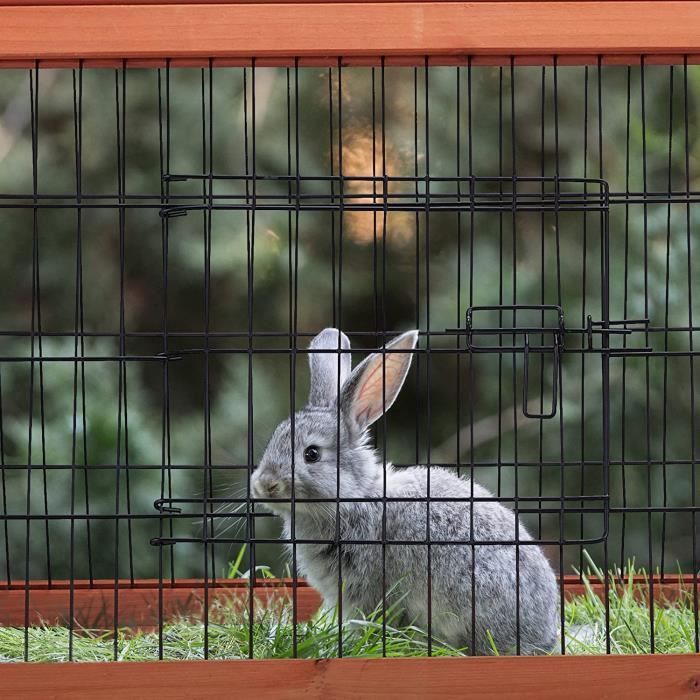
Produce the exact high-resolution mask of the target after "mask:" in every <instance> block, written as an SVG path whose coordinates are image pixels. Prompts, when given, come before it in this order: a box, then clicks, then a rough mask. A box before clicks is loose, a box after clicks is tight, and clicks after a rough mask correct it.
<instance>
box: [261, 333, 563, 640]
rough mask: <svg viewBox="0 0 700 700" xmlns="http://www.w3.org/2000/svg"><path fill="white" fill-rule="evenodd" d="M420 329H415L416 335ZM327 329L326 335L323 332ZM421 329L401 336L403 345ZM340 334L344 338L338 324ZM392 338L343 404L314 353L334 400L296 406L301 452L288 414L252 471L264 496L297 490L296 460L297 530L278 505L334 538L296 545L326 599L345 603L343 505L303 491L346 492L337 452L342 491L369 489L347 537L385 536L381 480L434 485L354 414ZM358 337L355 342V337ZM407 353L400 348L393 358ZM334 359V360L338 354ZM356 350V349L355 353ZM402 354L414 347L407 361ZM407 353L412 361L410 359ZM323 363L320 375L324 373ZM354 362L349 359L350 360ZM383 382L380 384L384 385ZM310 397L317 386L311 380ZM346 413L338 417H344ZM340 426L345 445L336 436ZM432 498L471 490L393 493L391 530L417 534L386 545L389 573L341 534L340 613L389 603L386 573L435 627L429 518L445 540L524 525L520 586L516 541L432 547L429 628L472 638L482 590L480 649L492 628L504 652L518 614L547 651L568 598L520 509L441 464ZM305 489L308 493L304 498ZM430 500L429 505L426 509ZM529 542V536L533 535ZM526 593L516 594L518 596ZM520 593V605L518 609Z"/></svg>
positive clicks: (350, 511) (306, 536)
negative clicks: (375, 444)
mask: <svg viewBox="0 0 700 700" xmlns="http://www.w3.org/2000/svg"><path fill="white" fill-rule="evenodd" d="M332 330H333V329H326V330H325V331H323V332H322V333H321V334H319V336H317V338H316V339H315V340H314V342H313V343H312V347H316V346H315V345H314V343H316V340H318V343H319V345H321V344H323V345H324V346H326V347H327V345H326V343H328V342H333V341H334V342H335V346H334V347H336V348H337V338H338V336H337V333H338V331H335V332H334V334H333V333H329V331H332ZM411 334H412V336H411ZM321 336H323V338H321ZM411 337H412V338H413V342H412V344H411V343H410V342H409V345H411V347H413V346H414V345H415V342H416V339H417V333H416V332H415V331H411V332H409V334H404V335H403V336H401V337H400V338H398V339H397V340H396V341H395V344H400V342H399V341H401V339H403V346H405V345H406V342H407V341H410V338H411ZM341 338H342V339H344V341H343V342H345V341H347V338H345V336H344V335H342V334H341ZM393 345H394V344H392V345H391V346H390V345H387V346H386V348H385V354H384V358H385V359H382V355H383V354H382V353H375V354H374V355H372V356H370V357H369V358H367V360H365V361H364V362H363V363H361V364H360V365H359V366H358V367H357V368H356V369H355V371H354V372H352V374H351V375H350V376H349V378H348V379H347V380H346V381H345V382H344V383H343V385H342V388H341V400H340V408H338V402H337V397H336V390H337V375H336V374H334V376H335V379H336V387H335V388H332V387H331V384H330V383H329V379H328V374H329V372H328V371H327V367H326V366H325V363H319V364H318V365H317V363H315V362H313V361H312V363H311V366H312V377H311V382H312V384H314V383H317V384H316V385H317V386H321V385H322V386H323V387H324V388H325V390H327V391H328V392H329V395H328V397H327V400H326V404H325V405H326V406H327V408H325V409H319V407H318V403H316V404H315V405H311V406H309V407H307V408H306V409H304V410H302V411H299V412H298V413H296V414H295V418H294V457H293V460H292V449H291V433H292V431H291V421H290V420H289V419H288V420H285V421H284V422H283V423H282V424H280V425H279V426H278V428H277V429H276V430H275V432H274V434H273V435H272V438H271V440H270V443H269V445H268V447H267V449H266V451H265V454H264V455H263V458H262V460H261V462H260V465H259V467H258V469H257V470H256V472H255V473H254V474H253V478H252V482H251V483H252V491H253V495H254V496H255V497H256V498H260V499H265V498H271V497H274V498H291V495H292V494H291V485H292V461H293V463H294V468H293V469H294V471H293V473H294V491H295V493H294V497H295V501H296V502H295V532H294V533H292V532H291V518H290V513H291V506H290V504H289V503H269V504H268V506H269V507H270V509H271V510H273V512H275V513H277V514H279V515H281V516H282V518H283V521H284V535H285V538H291V537H294V538H295V539H296V540H313V539H323V540H326V541H327V542H326V543H325V544H298V545H297V558H298V569H299V572H300V573H301V574H302V575H305V576H306V577H307V579H308V580H309V582H310V583H311V585H313V586H314V587H315V588H316V589H318V590H319V591H320V592H321V594H322V596H323V599H324V604H325V605H326V606H327V607H332V606H334V605H335V604H336V603H337V596H338V547H337V545H334V544H333V543H332V541H333V540H334V538H335V537H336V504H335V502H332V503H331V502H328V503H308V502H307V503H305V502H303V499H313V498H323V499H329V501H330V500H331V499H335V498H336V495H337V494H338V471H337V470H336V458H339V461H338V464H339V468H340V469H339V475H340V480H339V481H340V484H339V496H340V498H341V499H342V498H365V499H367V501H363V502H342V501H341V502H340V505H339V516H340V534H341V539H343V540H353V541H356V542H357V541H359V542H364V541H368V540H374V541H379V540H381V539H382V534H383V527H382V519H383V510H384V504H383V502H382V501H381V498H382V495H383V493H384V489H385V488H386V495H387V496H389V497H393V498H408V499H410V498H425V497H426V495H427V493H428V471H427V469H425V468H423V467H410V468H407V469H396V468H394V467H393V466H392V465H391V464H389V463H387V464H386V467H385V468H384V467H383V465H382V460H381V459H380V458H379V456H378V455H377V453H376V452H375V450H373V449H372V448H370V446H369V444H368V433H367V430H366V427H367V425H364V424H362V422H361V421H360V423H359V424H358V422H357V421H356V420H354V419H353V417H352V416H351V415H350V414H351V413H352V410H353V400H354V397H355V396H356V393H357V387H358V384H359V383H361V382H362V380H363V375H364V373H365V372H367V371H369V368H371V367H372V366H374V367H375V368H376V367H377V362H380V363H381V362H383V363H386V361H387V360H386V358H388V357H389V353H388V352H386V351H389V350H390V349H391V347H392V346H393ZM348 347H349V342H348ZM397 355H398V353H394V359H396V357H397ZM325 356H326V357H328V358H331V359H332V360H333V361H334V362H335V363H336V367H337V356H336V355H332V354H326V355H325ZM348 357H349V355H348ZM411 357H412V355H411V354H406V353H402V355H401V360H402V362H401V363H397V364H396V365H395V367H397V368H400V371H398V370H397V371H396V372H394V375H393V379H392V386H390V387H387V386H384V387H383V389H382V391H383V392H385V398H386V408H388V407H389V406H390V405H391V402H390V401H389V397H392V401H393V398H395V396H396V394H398V391H399V389H400V388H401V385H402V384H403V381H404V379H405V376H406V373H407V372H408V369H409V367H410V361H411ZM405 358H408V359H407V360H406V359H405ZM404 364H405V369H404V367H403V365H404ZM317 367H318V368H319V372H320V374H317ZM348 369H349V368H348ZM387 383H388V382H387V381H385V382H383V384H387ZM310 395H311V396H316V394H315V393H314V391H313V390H312V391H311V394H310ZM338 418H340V421H338ZM338 434H339V438H340V439H339V444H337V442H336V437H337V436H338ZM309 445H317V446H319V447H320V448H321V459H320V461H319V462H316V463H314V464H306V463H305V461H304V456H303V454H304V449H305V448H306V447H307V446H309ZM429 484H430V496H431V497H432V498H464V499H468V500H466V501H457V502H455V501H443V502H432V501H431V502H430V504H429V506H428V504H426V503H425V502H423V503H420V502H416V501H413V502H410V501H393V502H387V503H386V539H387V541H404V542H406V541H408V542H416V543H418V544H387V545H386V549H385V552H386V557H385V567H386V568H385V575H384V576H383V572H382V552H381V545H378V544H369V545H368V544H344V545H342V546H341V557H342V567H341V568H342V578H343V580H342V584H343V614H344V617H346V618H348V617H352V616H353V615H355V614H356V613H357V611H358V610H360V611H364V612H368V611H371V610H373V609H374V608H375V607H376V606H377V605H378V604H380V603H381V601H382V598H383V590H382V584H383V582H385V583H386V588H387V590H388V589H392V591H393V592H395V593H396V594H398V595H402V596H405V597H404V600H403V601H402V606H403V607H404V608H405V611H406V617H407V619H408V620H409V621H412V622H415V623H416V624H418V625H420V626H422V627H423V628H424V629H425V628H427V624H428V606H427V601H428V556H427V547H426V546H425V545H424V544H420V543H422V542H425V541H426V526H427V523H428V519H429V523H430V540H431V541H440V542H443V543H445V542H447V543H449V542H450V541H465V540H466V541H469V540H470V532H472V528H473V540H474V541H482V542H490V541H503V540H508V541H512V540H515V538H516V531H517V533H518V537H519V540H520V542H522V543H523V544H521V546H520V547H519V548H518V550H519V551H518V557H519V596H518V589H517V587H516V547H514V546H513V545H501V544H487V545H469V544H466V545H465V544H437V545H432V546H431V548H430V549H431V558H430V574H431V601H432V606H431V607H432V634H433V636H434V637H435V638H436V639H440V640H442V641H444V642H447V643H448V644H451V645H453V646H458V647H471V644H472V601H474V622H475V624H474V629H473V634H474V638H475V648H474V651H475V653H477V654H489V653H492V651H491V644H490V641H489V636H491V637H492V638H493V641H494V642H495V645H496V647H497V648H498V650H499V652H500V653H513V652H514V651H515V648H516V629H517V626H518V624H519V632H520V652H521V653H523V654H533V653H538V652H545V651H550V650H551V649H552V648H553V647H554V645H555V644H556V642H557V640H558V624H557V611H558V605H559V597H558V590H557V584H556V580H555V577H554V574H553V572H552V569H551V567H550V565H549V563H548V562H547V559H546V558H545V556H544V554H543V553H542V551H541V549H540V548H539V547H538V546H536V545H534V544H531V537H530V535H529V533H528V532H527V531H526V529H525V528H524V527H523V526H522V525H521V524H520V523H518V521H517V518H516V517H515V515H514V513H513V512H512V511H511V510H509V509H507V508H505V507H504V506H502V505H501V504H499V503H497V502H494V501H478V502H476V503H474V502H473V501H472V500H471V499H473V498H491V497H492V496H491V494H490V493H489V492H488V491H487V490H486V489H484V488H482V487H481V486H479V485H478V484H475V483H474V482H472V481H469V480H467V479H462V478H459V477H457V476H456V475H454V474H453V473H451V472H448V471H447V470H446V469H442V468H440V467H433V468H431V469H430V476H429ZM299 500H301V501H302V502H299ZM428 508H429V516H428ZM528 543H530V544H528ZM518 598H519V601H518ZM518 604H519V615H516V608H517V606H518Z"/></svg>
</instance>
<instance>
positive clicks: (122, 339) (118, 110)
mask: <svg viewBox="0 0 700 700" xmlns="http://www.w3.org/2000/svg"><path fill="white" fill-rule="evenodd" d="M125 64H126V62H125V61H123V62H122V67H121V71H122V92H121V100H120V85H119V83H120V81H119V69H116V70H115V71H114V98H115V118H116V137H117V143H116V146H117V189H118V203H119V210H118V211H119V214H118V216H119V369H118V388H117V455H116V463H115V469H114V564H113V570H114V592H113V596H114V599H113V611H114V619H113V621H112V622H113V624H112V634H113V635H114V640H113V650H112V653H113V657H114V660H115V661H116V660H117V659H118V658H119V545H120V537H119V526H120V522H119V520H120V518H119V514H120V505H121V488H120V487H121V473H122V466H123V465H122V434H123V433H122V430H123V428H122V420H124V421H125V417H124V413H123V411H124V408H125V403H126V401H125V396H124V392H125V377H124V374H125V372H126V366H125V365H126V363H125V360H124V356H125V354H126V348H125V345H126V334H125V328H124V272H125V269H124V268H125V260H124V257H125V249H124V245H125V241H124V236H125V221H124V216H125V210H124V207H123V206H122V205H123V204H124V189H123V186H124V140H123V138H124V124H123V122H122V118H123V116H124V114H125V113H124V111H123V107H122V103H123V102H124V99H125V94H124V88H125V81H126V65H125Z"/></svg>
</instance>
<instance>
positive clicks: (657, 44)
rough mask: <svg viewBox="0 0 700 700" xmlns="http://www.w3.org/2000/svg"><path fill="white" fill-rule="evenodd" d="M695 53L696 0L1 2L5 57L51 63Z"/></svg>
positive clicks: (411, 61)
mask: <svg viewBox="0 0 700 700" xmlns="http://www.w3.org/2000/svg"><path fill="white" fill-rule="evenodd" d="M642 55H645V56H650V57H651V56H653V57H655V59H653V60H657V61H662V62H679V61H682V60H686V59H685V58H684V56H687V60H688V61H689V62H693V63H694V62H698V58H700V2H699V1H697V0H692V1H691V0H667V1H665V2H652V1H650V0H627V1H625V2H617V1H615V0H578V1H577V0H545V1H544V2H532V1H528V0H510V1H509V0H476V1H475V0H472V2H457V1H444V0H443V1H426V0H423V1H422V2H397V1H396V0H384V1H382V2H367V1H363V0H346V1H344V2H337V1H334V0H327V1H326V2H317V1H315V0H297V1H296V2H292V1H291V0H278V1H277V2H269V1H262V0H257V1H254V0H240V1H237V2H230V1H224V0H161V1H160V2H152V1H151V0H131V1H130V2H128V3H124V2H118V1H117V0H37V1H34V2H31V1H30V0H0V61H1V62H3V63H4V65H5V66H27V65H33V64H34V62H36V61H41V62H42V64H43V65H46V66H51V65H56V66H61V65H76V63H77V62H78V61H81V60H83V61H85V64H84V65H106V66H114V65H122V64H123V62H125V61H126V62H128V64H129V65H163V63H164V61H165V60H166V59H167V60H170V61H172V62H173V64H174V65H207V64H208V63H209V61H213V63H214V64H215V65H249V64H250V63H251V61H252V60H253V59H254V60H255V61H256V63H257V64H258V65H290V64H293V63H294V62H295V61H298V62H299V65H309V64H312V65H335V64H337V63H338V62H341V63H342V64H344V65H345V64H371V65H376V64H377V62H378V60H379V57H383V60H385V61H386V63H387V64H388V65H392V64H400V65H407V64H408V65H416V64H419V65H420V64H422V63H423V62H424V61H425V60H426V57H430V61H431V62H432V63H434V64H445V65H452V64H459V63H466V62H467V60H470V61H473V62H474V63H503V62H508V61H510V60H511V58H510V57H514V60H515V61H516V62H517V63H532V64H542V63H548V62H552V60H553V57H555V56H556V57H557V61H559V62H560V63H561V64H565V63H595V62H597V61H598V60H603V61H605V62H618V63H632V62H638V61H639V60H640V56H642Z"/></svg>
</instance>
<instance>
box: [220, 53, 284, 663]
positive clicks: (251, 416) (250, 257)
mask: <svg viewBox="0 0 700 700" xmlns="http://www.w3.org/2000/svg"><path fill="white" fill-rule="evenodd" d="M250 98H251V100H250V108H251V109H250V124H251V132H250V147H251V150H250V155H251V166H252V169H251V175H252V183H251V205H252V206H251V208H250V219H249V221H250V226H249V228H248V231H249V234H248V237H247V241H248V242H247V256H246V258H247V261H248V279H247V284H248V298H247V304H248V435H247V438H248V473H249V474H250V473H251V472H252V471H253V466H254V464H255V454H254V450H255V434H254V420H255V413H254V400H253V399H254V394H253V391H254V389H253V353H254V352H255V350H254V343H253V340H254V338H255V330H254V325H253V320H254V308H255V307H254V292H255V214H256V211H257V204H258V202H257V161H256V158H257V153H256V115H255V108H256V104H255V59H254V58H253V59H252V61H251V66H250ZM247 133H248V130H247V128H246V135H247ZM212 140H213V138H210V143H211V141H212ZM292 454H294V448H293V443H292ZM251 559H252V563H254V562H255V556H254V554H252V556H251ZM256 579H257V576H256V571H255V568H254V567H253V568H251V570H250V577H249V585H248V621H249V625H250V627H249V630H248V634H249V638H248V642H249V645H250V649H249V653H250V655H251V658H253V657H254V655H255V648H254V635H253V623H254V617H255V596H254V595H253V593H254V590H253V588H254V586H255V584H256Z"/></svg>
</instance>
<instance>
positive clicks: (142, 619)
mask: <svg viewBox="0 0 700 700" xmlns="http://www.w3.org/2000/svg"><path fill="white" fill-rule="evenodd" d="M634 583H635V585H637V586H639V591H638V592H637V595H639V596H640V597H642V596H643V595H648V594H653V597H654V598H655V599H656V600H657V601H658V600H669V601H672V600H676V599H677V598H678V597H679V596H681V595H686V596H688V595H692V591H693V584H694V581H693V577H692V576H682V577H679V576H667V577H665V578H664V579H663V580H660V579H659V578H658V577H655V578H654V579H652V580H651V583H652V584H653V585H652V589H649V588H648V587H647V586H648V583H649V582H648V581H647V580H646V579H636V580H635V581H634ZM592 589H593V591H594V593H596V594H597V595H598V596H600V597H601V598H602V597H604V595H605V588H604V586H602V585H601V584H600V583H593V584H592ZM73 590H74V593H73V596H74V607H73V619H74V621H75V626H76V627H85V628H88V629H106V630H109V629H112V628H113V627H114V612H115V607H114V603H115V598H114V581H110V580H102V581H94V582H93V583H92V584H90V583H89V582H88V581H75V582H74V584H73ZM696 590H697V593H696V595H698V597H699V598H700V590H699V589H698V588H697V587H696ZM564 591H565V593H564V594H565V596H566V597H567V598H571V597H572V596H575V595H582V594H583V593H584V592H585V588H584V586H583V584H582V583H581V582H580V581H579V579H578V578H577V577H576V576H565V577H564ZM208 595H209V603H210V610H211V611H212V612H213V614H215V611H216V605H217V604H218V603H227V604H228V605H240V606H241V607H242V608H245V607H247V605H248V602H249V595H250V591H249V588H248V581H247V580H232V581H217V582H216V584H210V586H209V593H208ZM254 597H255V605H256V606H259V605H263V606H267V605H270V604H275V603H278V602H280V601H284V602H287V603H288V604H291V601H292V600H293V597H294V589H293V587H292V582H291V581H290V580H288V579H283V580H267V581H260V582H259V584H258V586H256V588H255V592H254ZM25 600H26V598H25V590H24V585H23V584H21V583H19V584H12V586H7V584H4V587H3V585H2V584H0V626H5V627H8V626H17V627H23V626H24V623H25V613H24V610H25ZM118 602H119V609H118V622H117V626H118V627H128V628H132V629H141V630H153V629H157V628H158V626H159V622H160V620H161V610H160V597H159V592H158V581H157V580H152V579H149V580H137V581H135V582H134V583H131V582H129V581H120V582H119V601H118ZM320 604H321V598H320V596H319V594H318V592H317V591H315V590H314V589H313V588H311V587H310V586H309V585H308V584H306V583H305V582H304V581H300V582H299V583H298V584H297V590H296V606H297V619H298V620H299V621H305V620H308V619H309V618H310V617H311V615H313V613H314V612H316V610H318V608H319V606H320ZM162 605H163V609H162V620H163V621H168V620H172V619H174V618H177V617H179V616H182V615H187V616H190V617H195V618H198V617H199V618H201V616H202V614H203V607H204V585H203V583H202V581H200V580H195V579H182V580H178V581H176V582H175V583H174V584H173V583H168V582H164V584H163V602H162ZM69 620H70V583H69V582H67V581H58V582H53V583H52V584H51V585H49V584H48V583H47V582H45V581H32V582H31V586H30V592H29V622H30V624H32V625H38V624H42V623H47V624H51V625H67V624H68V621H69Z"/></svg>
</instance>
